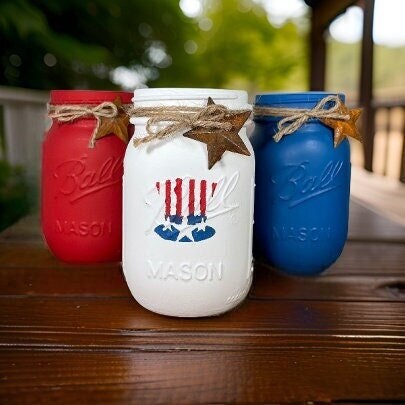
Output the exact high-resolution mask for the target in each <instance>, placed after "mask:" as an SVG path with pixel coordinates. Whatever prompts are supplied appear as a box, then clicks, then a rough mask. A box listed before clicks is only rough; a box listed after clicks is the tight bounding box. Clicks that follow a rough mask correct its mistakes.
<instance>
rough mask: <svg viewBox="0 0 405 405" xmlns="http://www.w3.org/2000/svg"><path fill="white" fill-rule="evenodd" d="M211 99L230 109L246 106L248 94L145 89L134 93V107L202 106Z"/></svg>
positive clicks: (235, 91) (170, 88)
mask: <svg viewBox="0 0 405 405" xmlns="http://www.w3.org/2000/svg"><path fill="white" fill-rule="evenodd" d="M208 97H211V98H212V99H213V100H214V102H215V103H217V104H225V105H226V106H229V107H232V108H244V107H246V106H248V94H247V92H246V91H244V90H228V89H211V88H191V87H189V88H187V87H186V88H178V87H164V88H147V89H137V90H135V91H134V98H133V101H134V104H135V105H136V106H152V105H199V106H202V105H203V104H204V103H205V102H206V101H207V99H208Z"/></svg>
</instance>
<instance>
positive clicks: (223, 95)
mask: <svg viewBox="0 0 405 405" xmlns="http://www.w3.org/2000/svg"><path fill="white" fill-rule="evenodd" d="M208 97H211V98H212V99H213V101H214V103H216V104H222V105H225V106H227V107H228V108H231V109H244V108H247V107H249V106H248V104H247V94H246V92H244V91H233V90H218V89H212V90H211V89H142V90H136V91H135V95H134V107H135V108H136V107H163V109H164V107H165V106H172V107H173V106H188V107H198V108H203V107H205V106H206V105H207V99H208ZM147 120H148V117H138V118H132V119H131V122H132V123H133V124H135V133H134V139H141V138H142V137H144V136H146V122H147ZM167 125H170V123H167ZM161 126H163V127H164V123H162V124H161ZM183 134H184V132H180V133H176V134H174V135H172V136H170V137H168V138H167V139H163V140H159V141H152V142H150V143H146V144H141V145H139V146H135V145H134V143H133V142H130V143H129V144H128V147H127V150H126V154H125V159H124V218H123V227H124V236H123V237H124V239H123V270H124V274H125V278H126V281H127V283H128V286H129V288H130V290H131V292H132V294H133V296H134V297H135V299H136V300H137V301H138V302H139V303H140V304H141V305H143V306H144V307H146V308H148V309H149V310H152V311H154V312H157V313H160V314H164V315H171V316H183V317H197V316H210V315H216V314H219V313H222V312H225V311H227V310H229V309H231V308H233V307H235V306H236V305H237V304H238V303H240V302H241V301H242V300H243V299H244V298H245V297H246V295H247V293H248V291H249V288H250V285H251V281H252V222H253V187H254V157H253V150H252V148H251V145H250V143H249V140H248V138H247V135H246V128H245V127H242V128H241V129H240V131H239V136H240V138H241V139H242V141H243V143H244V145H245V146H246V147H247V148H248V150H249V153H250V156H246V155H241V154H238V153H232V152H229V151H226V152H225V153H224V154H223V155H222V158H221V159H220V160H219V161H218V162H216V163H215V164H214V165H213V167H212V168H211V169H208V162H207V145H206V144H205V143H203V142H199V141H197V140H194V139H189V138H187V137H185V136H182V135H183Z"/></svg>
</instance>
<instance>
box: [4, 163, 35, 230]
mask: <svg viewBox="0 0 405 405" xmlns="http://www.w3.org/2000/svg"><path fill="white" fill-rule="evenodd" d="M29 206H30V203H29V191H28V185H27V183H26V180H25V176H24V171H23V170H22V169H21V168H18V167H12V166H10V165H9V164H8V163H7V162H5V161H3V160H0V231H1V230H2V229H4V228H6V227H7V226H9V225H11V224H12V223H13V222H15V221H16V220H17V219H18V218H20V217H21V216H23V215H25V214H26V213H27V212H28V210H29Z"/></svg>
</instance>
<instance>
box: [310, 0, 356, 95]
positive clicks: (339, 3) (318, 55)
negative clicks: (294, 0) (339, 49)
mask: <svg viewBox="0 0 405 405" xmlns="http://www.w3.org/2000/svg"><path fill="white" fill-rule="evenodd" d="M355 2H356V0H333V1H329V0H305V3H307V4H308V5H309V6H310V7H311V8H312V16H311V33H310V36H309V41H310V57H309V59H310V68H309V88H310V90H325V77H326V48H327V47H326V41H325V31H326V29H327V28H328V27H329V25H330V23H331V22H332V21H333V20H334V19H335V18H336V17H337V16H338V15H339V14H342V13H344V12H345V11H346V9H347V7H350V6H351V5H353V4H354V3H355Z"/></svg>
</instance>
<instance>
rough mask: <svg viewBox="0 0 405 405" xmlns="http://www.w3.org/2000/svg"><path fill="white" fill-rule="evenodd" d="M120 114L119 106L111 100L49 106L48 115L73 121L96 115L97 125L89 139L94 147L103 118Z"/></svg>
mask: <svg viewBox="0 0 405 405" xmlns="http://www.w3.org/2000/svg"><path fill="white" fill-rule="evenodd" d="M118 114H119V112H118V107H117V106H116V105H115V104H114V103H113V102H111V101H104V102H103V103H101V104H98V105H96V106H94V107H93V106H90V105H84V104H80V105H54V104H50V105H49V106H48V115H49V117H50V118H52V119H57V120H58V121H60V122H71V121H74V120H77V119H79V118H84V117H94V118H95V119H96V126H95V128H94V130H93V132H92V134H91V138H90V140H89V148H94V145H95V142H96V137H97V133H98V130H99V128H100V124H101V118H115V117H117V116H118Z"/></svg>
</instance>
